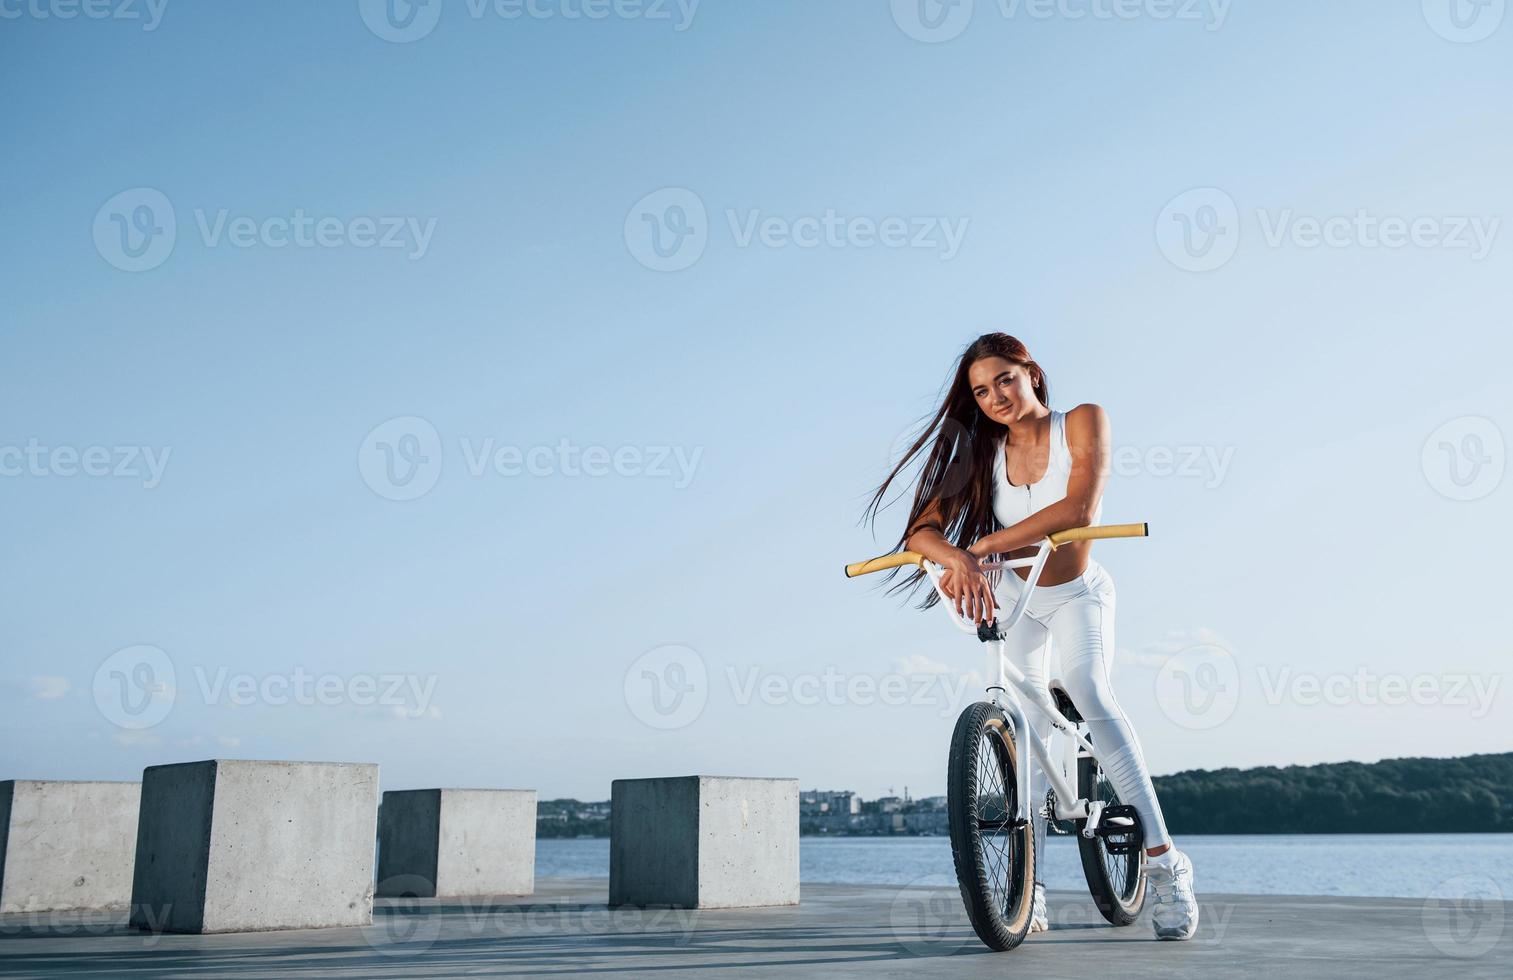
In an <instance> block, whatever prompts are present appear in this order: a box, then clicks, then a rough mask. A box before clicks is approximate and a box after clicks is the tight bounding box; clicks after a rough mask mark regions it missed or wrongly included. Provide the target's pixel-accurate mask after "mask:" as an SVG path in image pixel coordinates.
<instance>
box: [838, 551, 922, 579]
mask: <svg viewBox="0 0 1513 980" xmlns="http://www.w3.org/2000/svg"><path fill="white" fill-rule="evenodd" d="M924 564H925V556H924V555H921V554H919V553H918V552H916V551H898V552H894V553H893V554H891V555H883V556H882V557H881V558H872V559H869V560H868V561H857V562H852V563H851V564H849V565H847V566H846V577H847V578H856V577H857V576H858V575H870V574H872V573H873V572H881V571H884V570H886V569H889V568H898V567H899V566H900V565H918V566H920V567H921V568H923V567H924Z"/></svg>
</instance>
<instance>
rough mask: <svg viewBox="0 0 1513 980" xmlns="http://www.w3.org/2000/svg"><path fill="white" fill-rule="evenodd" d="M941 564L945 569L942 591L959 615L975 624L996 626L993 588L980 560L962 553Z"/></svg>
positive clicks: (941, 579) (942, 577)
mask: <svg viewBox="0 0 1513 980" xmlns="http://www.w3.org/2000/svg"><path fill="white" fill-rule="evenodd" d="M940 564H941V567H943V568H944V569H945V572H944V573H943V574H942V575H941V577H940V587H941V590H942V591H943V592H945V594H946V595H947V596H949V597H950V599H951V601H952V602H954V603H956V612H957V614H958V615H960V616H961V618H963V619H966V620H970V621H971V622H975V623H989V622H992V621H993V616H994V612H995V609H996V604H995V603H994V601H993V586H992V584H991V583H989V582H988V577H987V575H986V574H985V573H984V572H983V570H982V565H981V563H980V562H979V561H978V558H977V556H976V555H974V554H972V552H970V551H960V550H958V551H957V552H956V553H955V554H954V555H952V556H950V557H949V558H947V559H946V560H945V561H942V562H941V563H940Z"/></svg>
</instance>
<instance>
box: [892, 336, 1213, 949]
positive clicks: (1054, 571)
mask: <svg viewBox="0 0 1513 980" xmlns="http://www.w3.org/2000/svg"><path fill="white" fill-rule="evenodd" d="M927 446H928V448H929V452H928V454H927V455H926V456H925V458H924V467H923V469H922V471H921V472H920V476H919V484H918V486H917V487H916V489H915V492H914V503H913V506H912V507H911V508H910V511H909V522H908V524H907V525H906V527H907V531H906V532H905V534H904V536H903V539H902V540H901V541H900V542H899V544H900V546H901V547H904V548H907V549H908V550H910V551H916V552H919V553H920V554H922V555H924V556H925V557H926V558H928V559H930V560H931V561H933V562H936V563H938V564H939V565H941V566H942V567H943V568H944V569H945V574H944V575H943V576H942V579H941V588H942V590H943V591H944V592H945V593H946V595H947V596H949V597H950V599H951V601H952V602H954V603H955V604H956V608H957V610H958V611H959V612H960V613H961V614H962V615H963V616H965V617H968V618H970V619H973V620H976V621H978V622H990V621H992V620H993V618H994V613H995V611H996V610H997V609H998V608H999V606H1000V605H1004V606H1008V607H1012V606H1013V604H1014V603H1015V602H1016V601H1017V600H1018V598H1019V596H1020V595H1021V594H1022V590H1023V588H1024V586H1023V584H1022V581H1023V580H1024V579H1026V578H1028V576H1029V570H1028V569H1016V570H1015V574H1013V575H1002V576H1001V577H1002V580H1003V581H1002V585H1001V586H1000V588H1001V589H1002V591H1003V592H1004V596H1003V601H1002V603H1000V602H999V599H998V597H997V596H995V594H994V588H993V582H992V581H991V580H990V578H989V575H988V574H987V573H985V572H984V570H983V567H982V564H981V563H982V562H983V561H984V560H986V559H988V558H990V557H991V556H995V555H998V556H1008V557H1011V558H1022V557H1026V556H1030V555H1033V554H1034V553H1035V548H1036V547H1037V546H1038V545H1039V544H1040V543H1041V542H1042V541H1044V540H1045V538H1046V537H1047V536H1048V535H1050V534H1052V533H1054V532H1056V531H1062V530H1065V529H1067V528H1073V527H1083V526H1085V525H1088V524H1096V523H1098V520H1099V517H1100V514H1101V511H1102V497H1103V486H1104V482H1105V480H1106V478H1107V469H1108V467H1107V459H1108V454H1109V423H1108V416H1107V415H1106V414H1105V413H1104V411H1103V409H1102V408H1100V407H1099V406H1097V405H1078V406H1077V407H1076V408H1074V409H1072V410H1071V411H1070V412H1067V413H1062V412H1057V411H1054V410H1052V409H1051V407H1050V397H1049V388H1048V385H1047V383H1046V376H1045V372H1044V371H1043V370H1041V367H1040V365H1039V364H1036V363H1035V361H1034V360H1033V359H1032V358H1031V357H1030V353H1029V351H1028V350H1026V349H1025V346H1024V344H1022V343H1020V342H1019V341H1018V340H1016V339H1014V338H1013V337H1010V336H1009V335H1008V334H1002V333H990V334H984V335H983V336H981V337H979V338H977V340H976V341H974V342H973V343H972V344H971V346H969V347H968V348H967V349H966V351H965V352H963V353H962V355H961V360H960V361H959V362H958V364H957V367H956V373H955V377H954V378H953V379H952V381H951V384H950V389H949V390H948V391H947V392H946V398H945V403H944V404H943V405H941V407H940V409H939V410H938V411H937V412H936V413H935V415H934V416H933V418H932V419H931V421H930V424H929V426H928V428H927V429H926V430H925V432H924V433H923V434H921V435H920V437H919V439H918V440H916V441H915V442H914V444H913V446H912V447H910V449H909V451H908V452H907V453H905V455H904V458H903V459H902V460H901V461H900V462H899V464H898V466H897V467H895V468H894V470H893V472H892V473H891V474H889V476H888V479H887V480H885V481H884V482H883V485H882V486H881V487H880V488H879V489H878V491H877V493H876V494H875V495H874V497H873V499H872V502H871V504H870V505H869V507H868V514H869V516H871V517H874V518H875V516H876V514H877V509H878V507H879V506H880V505H881V504H882V501H883V497H884V494H886V493H887V490H888V487H889V486H890V485H891V484H892V483H893V481H894V480H895V479H896V478H897V477H898V475H899V473H900V472H902V471H903V470H904V468H905V467H907V466H908V465H909V464H910V462H911V461H912V460H913V459H914V458H915V457H917V456H918V455H919V454H920V453H921V452H923V451H924V450H925V449H926V447H927ZM1091 551H1092V542H1091V541H1082V542H1075V543H1071V544H1064V545H1062V546H1061V547H1059V548H1056V549H1055V550H1054V551H1053V552H1052V553H1051V555H1050V556H1049V558H1048V559H1047V561H1046V565H1045V569H1044V571H1043V572H1042V573H1041V577H1040V584H1039V586H1038V587H1037V588H1036V590H1035V594H1034V595H1033V596H1032V597H1031V599H1030V605H1029V608H1028V609H1026V611H1025V616H1024V618H1023V619H1022V620H1021V621H1020V623H1019V625H1017V626H1016V627H1015V628H1014V629H1013V630H1011V631H1010V632H1009V634H1008V640H1007V643H1006V644H1005V647H1006V650H1005V652H1006V655H1007V656H1009V657H1012V658H1013V660H1014V663H1015V664H1016V665H1017V666H1018V667H1019V669H1020V670H1022V671H1024V675H1025V677H1026V678H1028V679H1029V681H1030V683H1032V684H1036V685H1039V686H1041V687H1044V686H1045V685H1046V682H1047V680H1048V678H1049V676H1050V675H1049V674H1048V672H1047V665H1046V661H1047V659H1048V657H1049V654H1050V648H1051V646H1052V645H1054V646H1055V648H1056V650H1057V651H1058V652H1059V653H1060V656H1061V675H1060V677H1061V680H1062V682H1063V683H1064V684H1065V685H1066V688H1067V693H1068V694H1070V695H1071V698H1072V701H1073V703H1075V704H1076V705H1077V710H1078V711H1079V712H1081V714H1082V717H1083V718H1084V720H1085V721H1086V722H1087V726H1088V729H1089V731H1090V732H1091V734H1092V738H1093V744H1094V745H1097V746H1099V747H1100V748H1101V749H1103V750H1105V751H1106V753H1107V754H1105V755H1104V756H1103V759H1102V762H1103V766H1104V770H1105V772H1106V773H1107V774H1108V777H1109V780H1110V781H1111V782H1112V783H1113V785H1114V788H1115V789H1116V790H1117V791H1118V793H1119V799H1120V800H1121V801H1122V802H1124V803H1129V804H1132V805H1133V806H1134V807H1135V808H1136V809H1137V810H1138V811H1139V813H1140V820H1141V824H1142V826H1143V828H1144V831H1145V842H1146V844H1147V845H1149V846H1148V847H1147V849H1146V851H1145V854H1146V861H1145V866H1146V872H1147V880H1148V883H1149V884H1150V886H1151V891H1152V893H1153V894H1154V896H1155V900H1154V902H1153V907H1152V913H1153V918H1154V920H1155V927H1156V935H1157V936H1158V937H1159V938H1161V939H1189V938H1191V937H1192V935H1193V933H1194V931H1196V929H1197V926H1198V903H1197V900H1196V899H1195V898H1194V896H1193V888H1192V882H1193V868H1192V862H1191V861H1190V860H1188V858H1187V855H1185V854H1183V853H1182V852H1181V851H1178V850H1177V849H1176V848H1175V847H1173V846H1172V842H1171V838H1170V837H1169V836H1167V833H1166V824H1165V821H1164V820H1163V819H1162V816H1161V804H1160V803H1159V802H1158V801H1157V799H1156V793H1155V789H1154V788H1153V787H1152V786H1151V779H1150V773H1149V772H1148V771H1147V769H1146V766H1145V759H1144V757H1143V755H1142V754H1141V751H1140V742H1139V740H1138V739H1137V738H1136V737H1135V733H1134V731H1133V730H1132V729H1131V728H1130V724H1129V721H1128V719H1126V718H1125V716H1124V712H1123V711H1121V710H1120V708H1119V704H1118V702H1117V701H1116V700H1115V698H1114V692H1113V689H1112V687H1111V686H1110V682H1109V666H1110V662H1111V660H1112V659H1113V655H1114V582H1113V579H1112V578H1111V577H1110V576H1109V573H1108V572H1107V571H1106V570H1105V569H1104V568H1103V566H1102V565H1099V564H1098V563H1097V562H1095V561H1093V560H1092V555H1091ZM923 576H924V573H923V572H922V571H919V570H917V569H916V570H915V572H914V574H913V575H912V576H911V577H910V578H909V580H908V581H906V582H905V583H902V584H903V585H904V586H908V587H913V586H917V585H918V584H919V583H920V582H921V580H922V579H923ZM999 577H1000V576H999V574H998V573H995V574H994V575H993V576H992V578H993V579H997V578H999ZM936 600H937V596H936V595H935V592H934V590H931V592H930V595H929V597H928V599H927V600H926V602H925V605H926V606H930V605H933V604H934V603H935V601H936ZM1031 780H1032V782H1033V785H1034V786H1036V787H1041V786H1046V785H1048V783H1047V780H1046V779H1045V776H1044V774H1043V773H1042V772H1041V771H1040V765H1039V762H1038V761H1036V762H1035V763H1034V764H1033V766H1032V769H1031ZM1045 832H1046V819H1045V816H1044V814H1040V815H1038V816H1037V817H1036V821H1035V847H1036V850H1037V852H1038V851H1040V849H1041V848H1043V846H1044V843H1045ZM1040 867H1041V865H1040V864H1038V863H1037V864H1036V870H1037V871H1038V870H1039V868H1040ZM1046 928H1048V925H1047V921H1046V912H1045V886H1044V884H1043V883H1041V882H1040V881H1036V882H1035V899H1034V912H1033V918H1032V923H1031V927H1030V931H1031V932H1039V931H1042V930H1044V929H1046Z"/></svg>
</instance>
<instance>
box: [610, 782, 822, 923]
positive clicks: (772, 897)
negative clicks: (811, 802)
mask: <svg viewBox="0 0 1513 980" xmlns="http://www.w3.org/2000/svg"><path fill="white" fill-rule="evenodd" d="M610 806H611V821H610V842H609V904H610V905H612V906H618V905H638V906H648V905H669V906H676V907H681V908H700V909H721V908H746V907H751V906H758V905H797V904H798V901H799V784H798V780H796V779H740V778H733V777H727V776H681V777H675V778H668V779H617V780H615V781H614V783H613V785H612V786H611V789H610Z"/></svg>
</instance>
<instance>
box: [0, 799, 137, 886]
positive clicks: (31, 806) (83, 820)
mask: <svg viewBox="0 0 1513 980" xmlns="http://www.w3.org/2000/svg"><path fill="white" fill-rule="evenodd" d="M141 794H142V784H141V783H102V782H72V781H61V780H58V781H55V780H35V779H15V780H8V781H6V782H0V913H3V912H53V911H59V910H64V909H106V908H116V907H125V906H126V905H127V904H128V903H130V901H131V865H132V861H133V860H134V858H135V856H136V846H137V806H138V803H139V801H140V799H141Z"/></svg>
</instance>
